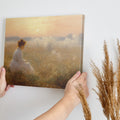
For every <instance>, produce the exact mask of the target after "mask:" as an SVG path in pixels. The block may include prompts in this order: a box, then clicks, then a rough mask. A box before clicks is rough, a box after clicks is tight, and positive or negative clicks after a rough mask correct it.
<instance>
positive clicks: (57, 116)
mask: <svg viewBox="0 0 120 120" xmlns="http://www.w3.org/2000/svg"><path fill="white" fill-rule="evenodd" d="M75 106H76V104H75V103H74V101H73V100H72V99H70V98H69V97H63V98H62V99H61V100H60V101H59V102H58V103H56V104H55V105H54V106H53V107H52V108H51V109H50V110H49V111H47V112H46V113H44V114H42V115H41V116H39V117H38V118H36V119H35V120H65V119H66V118H67V117H68V115H69V114H70V113H71V112H72V110H73V109H74V108H75Z"/></svg>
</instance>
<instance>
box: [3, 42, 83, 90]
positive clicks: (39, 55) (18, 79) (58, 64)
mask: <svg viewBox="0 0 120 120" xmlns="http://www.w3.org/2000/svg"><path fill="white" fill-rule="evenodd" d="M16 48H17V43H16V42H6V46H5V63H4V65H5V68H6V70H7V81H8V83H9V84H15V85H28V86H41V87H53V88H55V87H56V88H64V87H65V85H66V82H67V81H68V80H69V79H70V78H71V77H72V75H73V74H74V73H75V72H76V71H78V70H80V69H81V68H80V48H79V46H78V47H59V46H56V47H53V48H50V49H49V48H46V47H43V46H42V45H41V46H40V45H33V44H32V43H30V42H27V44H26V47H25V49H24V50H23V58H24V59H25V60H26V61H28V62H30V64H31V65H32V66H33V68H34V69H35V74H24V73H22V72H16V73H11V72H10V70H9V64H10V62H11V60H12V56H13V53H14V51H15V49H16Z"/></svg>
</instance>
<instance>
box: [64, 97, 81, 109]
mask: <svg viewBox="0 0 120 120" xmlns="http://www.w3.org/2000/svg"><path fill="white" fill-rule="evenodd" d="M62 101H63V102H64V103H65V105H66V106H71V108H75V107H76V106H77V105H78V104H79V103H80V100H79V98H78V97H74V96H71V95H65V96H64V97H63V98H62Z"/></svg>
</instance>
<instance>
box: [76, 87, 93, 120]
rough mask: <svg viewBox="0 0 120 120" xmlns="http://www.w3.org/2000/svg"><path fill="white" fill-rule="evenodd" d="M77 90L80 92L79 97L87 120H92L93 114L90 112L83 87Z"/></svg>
mask: <svg viewBox="0 0 120 120" xmlns="http://www.w3.org/2000/svg"><path fill="white" fill-rule="evenodd" d="M76 89H77V90H78V93H79V94H78V96H79V98H80V101H81V104H82V108H83V112H84V117H85V120H91V112H90V109H89V106H88V103H87V100H86V97H85V94H84V91H83V88H82V86H81V85H79V88H76Z"/></svg>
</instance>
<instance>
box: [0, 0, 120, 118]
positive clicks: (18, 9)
mask: <svg viewBox="0 0 120 120" xmlns="http://www.w3.org/2000/svg"><path fill="white" fill-rule="evenodd" d="M119 11H120V1H119V0H99V1H98V0H0V44H1V42H2V40H3V39H4V31H5V28H4V26H5V20H4V19H5V18H6V17H34V16H50V15H71V14H85V16H86V17H85V36H84V38H85V39H84V71H86V72H88V86H89V89H90V96H89V98H88V103H89V105H90V108H91V111H92V117H93V118H92V120H105V118H104V116H103V114H102V109H101V107H100V104H99V102H98V100H97V99H96V98H97V96H96V95H95V93H94V92H93V91H92V88H95V86H96V80H95V78H94V77H93V75H92V73H91V71H90V65H89V64H90V60H91V59H92V60H94V61H95V62H96V63H97V65H99V66H100V65H101V60H102V59H103V51H102V50H103V48H102V47H103V41H104V40H106V41H107V43H108V45H109V50H110V51H111V55H112V59H113V58H115V49H114V46H115V39H116V38H120V35H119V34H120V14H119ZM0 55H1V53H0ZM113 55H114V57H113ZM63 92H64V91H63V90H61V89H48V88H35V87H33V88H32V87H22V86H16V87H15V88H13V89H12V88H11V89H10V90H9V91H8V92H7V94H6V96H5V97H3V98H1V99H0V120H32V119H33V118H35V117H36V116H38V115H40V114H41V113H43V112H45V111H46V110H47V109H49V108H50V107H51V106H52V105H54V104H55V103H56V102H57V101H58V100H59V99H60V98H61V97H62V96H63ZM68 120H83V114H82V109H81V106H78V107H76V108H75V109H74V111H73V112H72V113H71V115H70V116H69V118H68Z"/></svg>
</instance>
